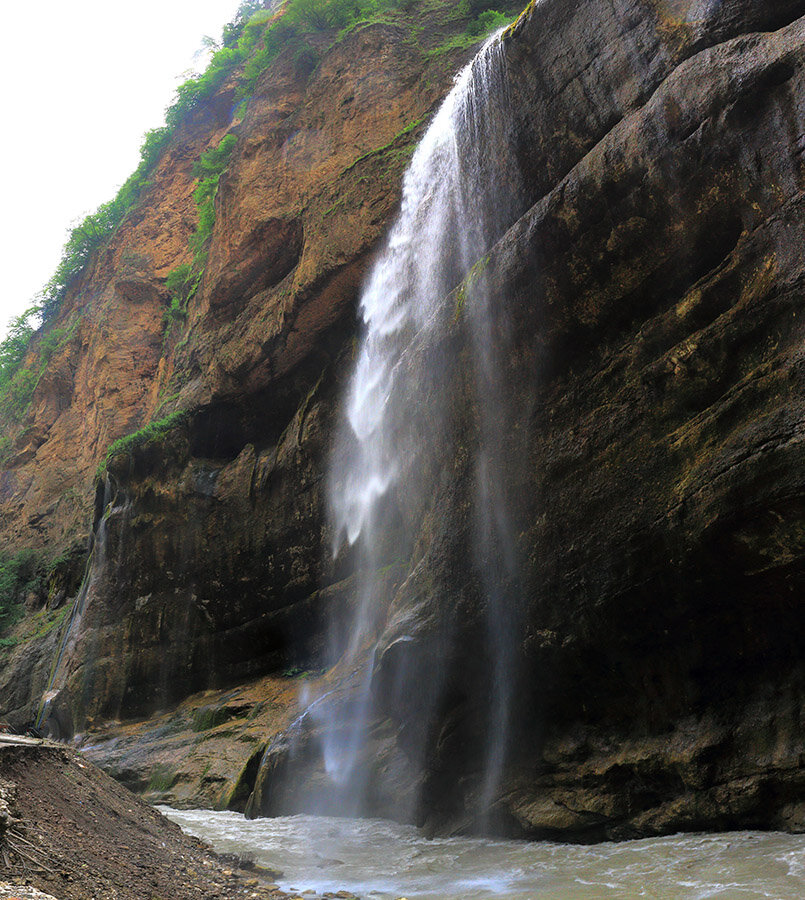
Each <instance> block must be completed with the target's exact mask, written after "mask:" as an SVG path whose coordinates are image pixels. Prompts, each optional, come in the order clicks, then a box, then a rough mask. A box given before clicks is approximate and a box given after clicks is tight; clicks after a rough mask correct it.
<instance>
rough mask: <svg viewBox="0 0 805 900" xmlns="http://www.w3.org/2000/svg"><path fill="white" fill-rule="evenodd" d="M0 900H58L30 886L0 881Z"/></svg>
mask: <svg viewBox="0 0 805 900" xmlns="http://www.w3.org/2000/svg"><path fill="white" fill-rule="evenodd" d="M0 900H58V898H57V897H54V896H53V895H52V894H44V893H43V892H42V891H40V890H37V888H35V887H31V886H30V885H21V884H9V883H8V882H7V881H0Z"/></svg>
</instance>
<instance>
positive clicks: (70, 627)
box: [36, 476, 131, 738]
mask: <svg viewBox="0 0 805 900" xmlns="http://www.w3.org/2000/svg"><path fill="white" fill-rule="evenodd" d="M101 497H102V500H101ZM98 499H99V500H100V501H101V503H100V506H96V510H99V511H100V513H101V515H100V518H99V519H97V525H96V527H95V531H94V532H93V535H92V546H91V548H90V554H89V558H88V560H87V565H86V568H85V570H84V577H83V579H82V581H81V586H80V588H79V590H78V594H77V595H76V598H75V600H74V601H73V607H72V609H71V610H70V615H69V617H68V618H67V621H66V622H65V624H64V625H63V627H62V633H61V637H60V639H59V646H58V650H57V652H56V656H55V657H54V660H53V667H52V668H51V671H50V677H49V679H48V684H47V688H46V689H45V692H44V694H43V695H42V700H41V701H40V704H39V711H38V713H37V717H36V727H37V729H41V730H42V731H44V732H46V733H47V734H49V735H51V736H53V737H56V738H60V737H64V736H69V735H70V733H71V732H72V729H73V723H72V717H71V714H70V712H69V710H68V709H59V708H57V707H58V699H59V697H60V694H61V692H62V691H63V689H64V687H65V683H66V678H67V671H66V670H67V667H68V665H69V663H70V661H71V659H72V656H73V653H74V651H75V648H76V645H77V643H78V640H79V636H80V632H81V621H82V619H83V617H84V613H85V612H86V609H87V606H88V604H89V602H90V601H91V598H92V596H93V593H94V591H95V588H96V586H97V583H98V580H99V579H100V578H102V577H103V576H104V574H105V566H106V552H107V551H106V538H107V533H108V524H109V520H110V519H111V518H112V517H113V516H115V517H117V516H121V517H126V516H128V515H129V512H130V508H131V505H130V503H129V502H128V501H124V502H123V503H122V504H120V505H115V498H114V496H113V492H112V485H111V482H110V480H109V476H106V478H105V479H104V483H103V493H102V494H101V493H100V492H99V494H98ZM63 718H66V719H67V720H68V721H67V722H63V721H62V719H63Z"/></svg>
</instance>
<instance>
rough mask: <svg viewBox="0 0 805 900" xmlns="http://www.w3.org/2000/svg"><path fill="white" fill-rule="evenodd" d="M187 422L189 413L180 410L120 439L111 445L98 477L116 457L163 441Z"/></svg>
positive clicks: (100, 466)
mask: <svg viewBox="0 0 805 900" xmlns="http://www.w3.org/2000/svg"><path fill="white" fill-rule="evenodd" d="M186 420H187V411H186V410H183V409H180V410H176V412H173V413H171V414H170V415H169V416H165V418H164V419H158V420H157V421H156V422H149V423H148V424H147V425H144V426H143V427H142V428H140V429H138V430H137V431H133V432H132V433H131V434H127V435H126V436H125V437H122V438H118V440H116V441H115V442H114V443H112V444H110V446H109V449H108V450H107V451H106V456H105V457H104V458H103V460H102V461H101V464H100V465H99V466H98V471H97V473H96V474H97V476H98V477H101V476H103V474H104V473H105V472H106V470H107V468H108V467H109V463H110V462H111V461H112V460H113V459H114V458H115V457H116V456H121V455H123V454H128V455H129V456H130V455H131V454H132V453H133V452H134V451H135V450H137V449H139V448H140V447H145V446H146V445H147V444H150V443H152V442H153V441H158V440H161V439H162V438H163V437H165V435H167V434H168V433H169V432H171V431H173V429H174V428H178V427H179V426H180V425H182V424H183V423H184V422H185V421H186Z"/></svg>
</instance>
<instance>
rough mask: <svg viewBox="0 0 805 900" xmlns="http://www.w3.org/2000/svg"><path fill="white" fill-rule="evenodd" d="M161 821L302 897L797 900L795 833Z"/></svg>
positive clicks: (802, 839)
mask: <svg viewBox="0 0 805 900" xmlns="http://www.w3.org/2000/svg"><path fill="white" fill-rule="evenodd" d="M163 812H165V813H166V814H167V815H169V816H170V818H172V819H173V820H174V821H176V822H178V823H179V824H180V825H181V826H182V828H184V829H185V831H188V832H189V833H191V834H195V835H198V836H199V837H201V838H203V839H204V840H206V841H208V842H209V843H211V844H212V846H213V847H214V848H215V849H216V850H218V851H219V852H227V853H239V854H243V855H247V856H250V857H251V858H253V859H254V861H255V862H257V863H260V864H262V865H265V866H270V867H272V868H276V869H280V870H282V872H283V876H282V878H280V880H279V881H280V884H281V886H282V887H284V888H286V889H291V888H293V889H295V890H298V891H304V890H308V889H312V890H315V891H317V892H319V893H321V892H324V891H337V890H340V889H345V890H349V891H352V892H354V893H356V894H358V895H360V896H362V897H364V898H368V897H373V898H378V900H385V898H395V900H396V898H400V897H407V898H413V897H418V898H427V900H475V898H478V900H481V898H502V900H537V898H538V900H603V898H624V900H625V898H632V897H651V898H655V900H660V898H661V900H704V898H723V900H749V898H774V900H801V898H802V897H805V836H800V835H785V834H777V833H759V832H747V831H744V832H732V833H729V834H708V835H696V834H694V835H675V836H672V837H664V838H652V839H648V840H641V841H628V842H625V843H618V844H597V845H594V846H578V845H570V844H547V843H525V842H515V841H493V840H487V839H480V838H477V839H476V838H440V839H436V840H426V839H425V838H423V837H422V835H421V834H420V833H419V832H418V831H417V830H416V829H414V828H411V827H407V826H403V825H397V824H395V823H393V822H387V821H380V820H376V819H374V820H372V819H330V818H323V817H313V816H287V817H282V818H276V819H255V820H251V821H250V820H247V819H245V818H244V817H243V816H241V815H240V814H238V813H233V812H210V811H207V810H173V809H168V808H163Z"/></svg>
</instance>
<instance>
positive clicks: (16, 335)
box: [0, 307, 38, 389]
mask: <svg viewBox="0 0 805 900" xmlns="http://www.w3.org/2000/svg"><path fill="white" fill-rule="evenodd" d="M37 314H38V310H37V309H36V307H32V308H31V309H26V310H25V312H24V313H22V314H21V315H19V316H15V317H14V318H13V319H12V320H11V321H10V322H9V326H8V332H7V334H6V336H5V338H4V339H3V340H2V341H0V389H2V388H3V387H5V385H7V384H8V383H9V382H10V381H11V379H12V378H13V377H14V375H15V374H16V372H17V370H18V369H19V368H20V366H21V365H22V363H23V360H24V359H25V354H26V352H27V350H28V344H29V343H30V340H31V335H33V333H34V327H33V324H32V322H33V321H34V319H35V318H36V316H37Z"/></svg>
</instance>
